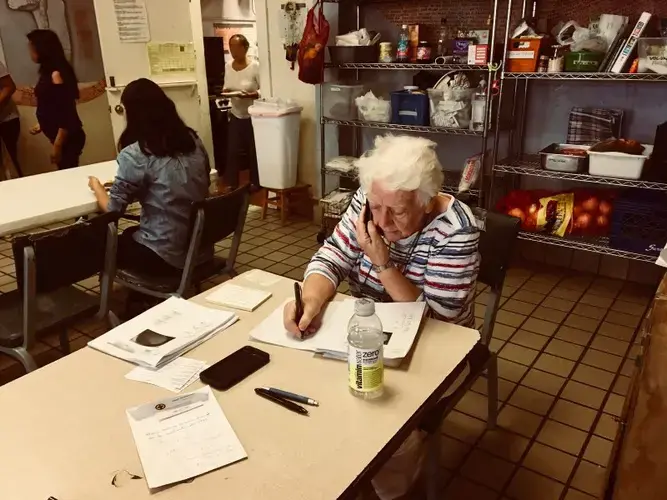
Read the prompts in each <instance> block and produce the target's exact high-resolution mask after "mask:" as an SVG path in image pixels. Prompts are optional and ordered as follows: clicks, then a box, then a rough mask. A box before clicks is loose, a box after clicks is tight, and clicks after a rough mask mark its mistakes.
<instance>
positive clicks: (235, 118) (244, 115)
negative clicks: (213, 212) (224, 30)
mask: <svg viewBox="0 0 667 500" xmlns="http://www.w3.org/2000/svg"><path fill="white" fill-rule="evenodd" d="M249 47H250V43H249V42H248V39H247V38H246V37H245V36H243V35H234V36H232V37H231V38H230V39H229V52H230V53H231V55H232V57H233V60H232V61H231V62H228V63H227V64H226V65H225V84H224V90H223V93H229V92H241V94H240V95H239V96H236V97H232V98H231V103H232V109H231V112H230V115H229V127H228V131H227V134H228V140H227V168H226V170H225V182H226V184H227V186H229V187H230V188H232V189H236V188H237V187H238V185H239V171H240V170H241V162H242V161H243V159H244V156H245V160H246V161H247V165H248V169H249V170H250V184H251V186H253V187H255V188H259V173H258V170H257V153H256V152H255V136H254V132H253V129H252V121H251V119H250V114H249V113H248V108H249V107H250V105H251V104H252V102H253V100H255V99H257V98H258V97H259V64H258V63H257V61H250V60H248V48H249Z"/></svg>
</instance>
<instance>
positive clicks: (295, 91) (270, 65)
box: [256, 0, 337, 195]
mask: <svg viewBox="0 0 667 500" xmlns="http://www.w3.org/2000/svg"><path fill="white" fill-rule="evenodd" d="M256 2H257V3H256V10H257V42H258V45H259V60H260V81H261V85H262V94H263V95H264V96H271V97H280V98H285V99H292V100H294V101H296V102H297V103H299V104H300V105H301V106H303V112H302V115H301V137H300V144H299V181H301V182H303V183H307V184H310V185H312V186H313V188H314V194H315V195H317V193H318V192H319V172H320V166H319V163H320V136H319V130H320V129H319V127H320V124H319V108H318V104H317V102H318V101H317V92H318V89H317V87H316V86H314V85H308V84H305V83H302V82H301V81H300V80H299V78H298V74H299V73H298V71H299V67H298V65H297V66H296V67H295V69H294V71H292V70H291V69H290V63H289V62H288V61H287V60H286V59H285V49H284V48H283V43H282V31H281V27H282V16H283V11H282V10H281V8H280V5H281V4H284V3H285V2H284V0H256ZM305 3H306V4H307V5H308V8H310V7H311V6H312V3H313V2H312V0H305ZM335 9H337V5H336V4H325V17H326V18H327V19H328V20H329V22H330V23H331V34H332V36H333V35H334V34H335V33H336V31H337V27H336V26H337V17H336V12H337V11H336V10H335ZM304 19H305V16H304ZM259 147H261V146H259Z"/></svg>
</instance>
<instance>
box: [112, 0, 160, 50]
mask: <svg viewBox="0 0 667 500" xmlns="http://www.w3.org/2000/svg"><path fill="white" fill-rule="evenodd" d="M113 8H114V12H115V13H116V26H117V27H118V38H119V39H120V41H121V42H123V43H146V42H149V41H150V39H151V33H150V30H149V28H148V14H147V13H146V2H145V0H113Z"/></svg>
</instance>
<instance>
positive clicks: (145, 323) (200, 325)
mask: <svg viewBox="0 0 667 500" xmlns="http://www.w3.org/2000/svg"><path fill="white" fill-rule="evenodd" d="M236 320H238V316H236V314H234V313H233V312H228V311H222V310H219V309H212V308H209V307H205V306H200V305H198V304H195V303H193V302H190V301H187V300H185V299H180V298H176V297H171V298H169V299H167V300H165V301H164V302H162V303H161V304H159V305H157V306H155V307H153V308H151V309H149V310H148V311H146V312H144V313H143V314H140V315H139V316H137V317H135V318H133V319H131V320H130V321H128V322H127V323H123V324H122V325H120V326H117V327H116V328H114V329H113V330H110V331H109V332H107V333H105V334H104V335H102V336H100V337H98V338H96V339H94V340H91V341H90V342H88V345H89V346H90V347H92V348H93V349H97V350H98V351H101V352H103V353H105V354H109V355H111V356H115V357H116V358H120V359H124V360H126V361H129V362H131V363H134V364H136V365H139V366H145V367H148V368H159V367H161V366H163V365H165V364H167V363H169V362H170V361H172V360H174V359H176V358H177V357H179V356H180V355H182V354H184V353H186V352H187V351H189V350H191V349H194V348H195V347H197V346H198V345H199V344H201V343H203V342H205V341H207V340H208V339H210V338H211V337H213V336H214V335H216V334H217V333H219V332H220V331H222V330H224V329H225V328H227V327H229V326H231V325H232V324H234V323H235V322H236Z"/></svg>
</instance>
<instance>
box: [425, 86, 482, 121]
mask: <svg viewBox="0 0 667 500" xmlns="http://www.w3.org/2000/svg"><path fill="white" fill-rule="evenodd" d="M472 93H473V90H472V89H428V99H429V110H430V123H431V126H432V127H446V128H469V127H470V118H471V114H472Z"/></svg>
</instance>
